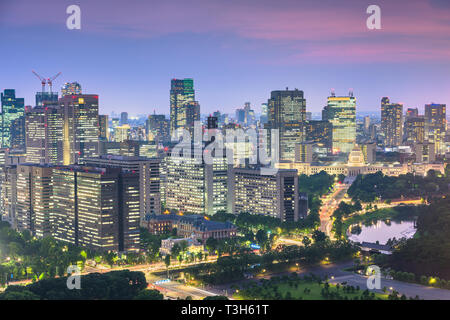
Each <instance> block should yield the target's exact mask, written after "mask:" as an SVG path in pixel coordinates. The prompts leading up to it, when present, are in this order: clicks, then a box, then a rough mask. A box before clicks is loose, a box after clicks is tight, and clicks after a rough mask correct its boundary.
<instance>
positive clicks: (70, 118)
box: [59, 94, 99, 165]
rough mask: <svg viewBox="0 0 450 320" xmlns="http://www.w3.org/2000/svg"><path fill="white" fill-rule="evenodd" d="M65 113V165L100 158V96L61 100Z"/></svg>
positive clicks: (78, 96) (76, 96) (71, 97)
mask: <svg viewBox="0 0 450 320" xmlns="http://www.w3.org/2000/svg"><path fill="white" fill-rule="evenodd" d="M59 104H60V106H61V108H62V112H63V115H64V117H63V120H64V126H63V150H64V155H63V158H64V161H63V163H64V164H65V165H69V164H74V163H77V162H78V160H79V159H83V158H87V157H96V156H98V149H99V125H98V95H93V94H89V95H87V94H84V95H67V96H64V97H63V98H61V99H60V100H59Z"/></svg>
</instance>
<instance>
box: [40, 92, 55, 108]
mask: <svg viewBox="0 0 450 320" xmlns="http://www.w3.org/2000/svg"><path fill="white" fill-rule="evenodd" d="M56 102H58V93H57V92H36V106H37V107H42V106H43V105H44V104H45V103H56Z"/></svg>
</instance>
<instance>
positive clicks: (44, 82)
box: [31, 70, 47, 92]
mask: <svg viewBox="0 0 450 320" xmlns="http://www.w3.org/2000/svg"><path fill="white" fill-rule="evenodd" d="M31 72H33V73H34V75H35V76H36V77H38V79H39V80H41V84H42V92H45V84H46V83H47V80H45V78H43V77H41V76H40V75H38V74H37V73H36V72H35V71H34V70H31Z"/></svg>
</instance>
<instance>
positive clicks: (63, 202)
mask: <svg viewBox="0 0 450 320" xmlns="http://www.w3.org/2000/svg"><path fill="white" fill-rule="evenodd" d="M52 185H53V209H52V217H51V225H52V227H51V229H52V236H53V237H54V238H55V239H57V240H60V241H65V242H69V243H72V244H74V245H79V246H83V247H87V248H90V249H94V250H101V251H108V250H114V251H138V250H139V220H140V217H139V207H140V206H139V201H140V195H139V176H138V175H137V174H136V173H132V172H124V171H122V170H121V169H120V168H93V167H81V166H68V167H55V168H53V173H52Z"/></svg>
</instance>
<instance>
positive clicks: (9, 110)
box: [1, 89, 25, 148]
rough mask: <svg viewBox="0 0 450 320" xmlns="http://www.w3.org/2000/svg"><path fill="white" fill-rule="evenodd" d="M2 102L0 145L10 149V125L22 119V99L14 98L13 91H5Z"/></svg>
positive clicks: (23, 103)
mask: <svg viewBox="0 0 450 320" xmlns="http://www.w3.org/2000/svg"><path fill="white" fill-rule="evenodd" d="M1 101H2V119H1V121H2V124H1V145H2V148H10V147H11V124H12V123H13V121H14V120H16V119H18V118H20V117H22V116H23V115H24V113H25V100H24V98H16V91H15V90H14V89H5V90H4V92H2V94H1Z"/></svg>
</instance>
